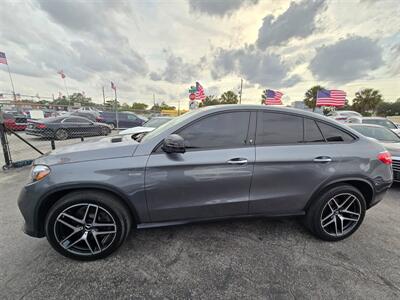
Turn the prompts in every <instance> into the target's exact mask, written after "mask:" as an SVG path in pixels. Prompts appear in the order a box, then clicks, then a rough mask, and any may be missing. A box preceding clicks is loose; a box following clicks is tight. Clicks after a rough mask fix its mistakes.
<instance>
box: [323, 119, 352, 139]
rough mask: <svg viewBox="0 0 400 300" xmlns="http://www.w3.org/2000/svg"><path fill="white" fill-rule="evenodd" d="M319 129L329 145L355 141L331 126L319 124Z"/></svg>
mask: <svg viewBox="0 0 400 300" xmlns="http://www.w3.org/2000/svg"><path fill="white" fill-rule="evenodd" d="M318 127H319V129H320V130H321V132H322V135H323V136H324V137H325V139H326V141H327V142H328V143H336V142H351V141H353V140H354V138H353V137H352V136H351V135H349V134H347V133H346V132H344V131H342V130H340V129H338V128H336V127H333V126H331V125H328V124H325V123H321V122H318Z"/></svg>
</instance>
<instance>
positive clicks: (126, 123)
mask: <svg viewBox="0 0 400 300" xmlns="http://www.w3.org/2000/svg"><path fill="white" fill-rule="evenodd" d="M100 117H101V118H103V120H104V123H106V124H108V125H109V126H110V127H111V129H115V128H117V114H116V113H115V112H108V111H103V112H101V113H100ZM146 121H147V119H145V118H144V117H141V116H138V115H136V114H134V113H131V112H118V127H119V128H130V127H135V126H142V124H143V123H144V122H146Z"/></svg>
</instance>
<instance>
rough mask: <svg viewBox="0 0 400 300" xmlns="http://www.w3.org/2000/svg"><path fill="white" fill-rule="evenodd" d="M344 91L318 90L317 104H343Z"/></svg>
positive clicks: (338, 105) (344, 99) (344, 100)
mask: <svg viewBox="0 0 400 300" xmlns="http://www.w3.org/2000/svg"><path fill="white" fill-rule="evenodd" d="M345 102H346V92H344V91H341V90H324V89H322V90H319V91H318V92H317V103H316V105H317V106H336V107H341V106H344V104H345Z"/></svg>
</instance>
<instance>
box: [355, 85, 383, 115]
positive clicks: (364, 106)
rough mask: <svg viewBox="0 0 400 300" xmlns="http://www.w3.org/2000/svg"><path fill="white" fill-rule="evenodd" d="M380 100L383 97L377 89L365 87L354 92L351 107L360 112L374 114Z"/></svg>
mask: <svg viewBox="0 0 400 300" xmlns="http://www.w3.org/2000/svg"><path fill="white" fill-rule="evenodd" d="M381 102H383V97H382V95H381V93H380V92H379V91H378V90H374V89H370V88H366V89H363V90H361V91H359V92H357V93H356V96H355V98H354V99H353V109H354V110H356V111H358V112H359V113H361V114H365V113H372V114H374V113H375V112H376V108H377V107H378V104H379V103H381Z"/></svg>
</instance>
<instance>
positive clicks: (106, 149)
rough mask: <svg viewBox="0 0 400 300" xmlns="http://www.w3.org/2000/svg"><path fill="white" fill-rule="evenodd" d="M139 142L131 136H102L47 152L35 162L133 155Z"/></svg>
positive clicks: (43, 162)
mask: <svg viewBox="0 0 400 300" xmlns="http://www.w3.org/2000/svg"><path fill="white" fill-rule="evenodd" d="M137 146H138V143H137V142H135V141H134V140H132V139H131V137H130V136H124V137H121V136H116V137H107V138H101V139H99V140H94V141H93V140H92V141H86V142H78V143H77V144H73V145H69V146H64V147H61V148H60V149H56V150H53V151H50V152H48V153H46V154H45V155H43V156H41V157H39V158H38V159H36V160H35V162H34V164H44V165H48V166H51V165H57V164H68V163H75V162H81V161H89V160H99V159H111V158H118V157H126V156H132V155H133V153H134V152H135V150H136V147H137Z"/></svg>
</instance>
